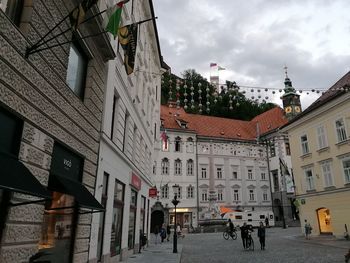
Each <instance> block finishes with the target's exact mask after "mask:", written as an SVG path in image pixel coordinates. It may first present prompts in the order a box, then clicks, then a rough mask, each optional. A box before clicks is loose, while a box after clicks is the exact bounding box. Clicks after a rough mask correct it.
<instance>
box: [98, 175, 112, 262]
mask: <svg viewBox="0 0 350 263" xmlns="http://www.w3.org/2000/svg"><path fill="white" fill-rule="evenodd" d="M108 177H109V174H108V173H104V174H103V184H102V187H103V188H102V197H101V205H102V206H103V207H104V208H105V209H106V205H107V198H108ZM105 219H106V211H104V212H102V213H101V215H100V224H99V227H98V237H97V258H98V259H99V260H101V259H102V249H103V236H104V229H105Z"/></svg>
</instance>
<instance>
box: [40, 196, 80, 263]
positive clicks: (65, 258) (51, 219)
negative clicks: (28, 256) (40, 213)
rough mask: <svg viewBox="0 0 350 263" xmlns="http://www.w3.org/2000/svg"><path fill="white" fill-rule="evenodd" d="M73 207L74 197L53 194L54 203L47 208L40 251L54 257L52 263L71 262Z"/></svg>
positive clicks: (51, 258) (51, 257)
mask: <svg viewBox="0 0 350 263" xmlns="http://www.w3.org/2000/svg"><path fill="white" fill-rule="evenodd" d="M73 206H74V197H72V196H69V195H66V194H63V193H59V192H53V193H52V201H50V202H48V204H47V205H46V207H45V212H44V218H43V225H42V231H41V238H40V242H39V250H40V251H41V252H44V253H45V254H47V255H48V256H49V255H54V256H49V258H50V262H52V263H56V262H57V263H62V262H69V258H70V253H67V251H70V249H71V246H72V229H73V227H72V224H73V217H74V208H72V207H73ZM62 207H67V208H66V209H62ZM40 259H44V257H41V258H40ZM45 259H46V257H45Z"/></svg>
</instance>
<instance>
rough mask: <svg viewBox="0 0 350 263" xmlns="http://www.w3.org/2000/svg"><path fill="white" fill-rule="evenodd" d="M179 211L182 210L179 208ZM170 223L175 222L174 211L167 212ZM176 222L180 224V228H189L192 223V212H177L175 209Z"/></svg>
mask: <svg viewBox="0 0 350 263" xmlns="http://www.w3.org/2000/svg"><path fill="white" fill-rule="evenodd" d="M179 211H182V210H181V208H180V209H179ZM169 222H170V225H174V224H175V213H174V212H170V214H169ZM176 224H180V226H181V228H190V227H191V225H192V213H191V212H185V213H184V212H177V211H176Z"/></svg>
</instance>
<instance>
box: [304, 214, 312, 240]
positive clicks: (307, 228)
mask: <svg viewBox="0 0 350 263" xmlns="http://www.w3.org/2000/svg"><path fill="white" fill-rule="evenodd" d="M304 228H305V238H306V239H310V235H311V230H312V227H311V225H310V223H308V222H307V220H306V219H305V226H304Z"/></svg>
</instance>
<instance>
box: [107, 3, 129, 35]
mask: <svg viewBox="0 0 350 263" xmlns="http://www.w3.org/2000/svg"><path fill="white" fill-rule="evenodd" d="M126 2H127V1H120V2H119V3H117V4H116V5H114V6H112V7H110V8H108V9H107V15H108V17H109V18H108V23H107V26H106V31H107V32H110V33H111V34H112V35H113V36H114V38H116V36H117V35H118V30H119V24H120V18H121V16H122V10H123V5H124V4H125V3H126Z"/></svg>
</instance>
